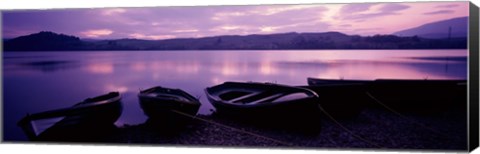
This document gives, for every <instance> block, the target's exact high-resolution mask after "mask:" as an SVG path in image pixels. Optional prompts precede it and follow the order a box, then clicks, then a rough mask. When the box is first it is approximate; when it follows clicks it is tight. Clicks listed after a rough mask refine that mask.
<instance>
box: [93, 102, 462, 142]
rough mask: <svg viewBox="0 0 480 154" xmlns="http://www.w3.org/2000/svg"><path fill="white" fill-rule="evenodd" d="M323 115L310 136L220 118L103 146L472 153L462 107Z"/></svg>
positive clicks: (132, 132) (115, 137)
mask: <svg viewBox="0 0 480 154" xmlns="http://www.w3.org/2000/svg"><path fill="white" fill-rule="evenodd" d="M322 116H323V117H322V119H321V121H319V122H320V123H321V128H320V129H319V130H318V131H317V132H313V133H312V132H308V133H306V132H304V131H302V130H297V129H285V128H286V127H282V126H281V125H279V126H277V125H275V126H271V125H269V124H265V125H259V123H258V122H257V123H254V122H248V121H247V122H245V121H239V120H234V119H232V118H229V117H225V116H221V115H216V114H212V115H199V116H197V118H196V119H194V120H192V121H191V122H190V123H189V124H188V125H186V126H183V127H170V126H169V125H164V126H153V125H151V124H149V122H146V123H144V124H140V125H133V126H130V125H125V126H123V127H121V128H118V129H116V130H115V131H113V133H112V134H111V135H110V136H109V137H107V138H105V139H102V143H113V144H120V145H122V144H127V145H132V144H133V145H153V146H213V147H218V146H220V147H225V146H229V147H232V146H233V147H256V148H257V147H260V148H261V147H277V148H293V149H295V148H301V149H325V148H330V149H332V148H334V149H340V148H341V149H379V148H380V149H386V150H440V151H443V150H453V151H462V150H465V149H466V148H467V134H466V130H467V123H466V114H465V113H464V112H463V111H462V109H461V108H450V109H448V110H445V111H443V112H439V113H429V114H416V113H398V112H392V111H391V110H387V109H385V108H381V107H369V108H365V109H363V110H362V111H361V112H360V113H359V114H358V115H355V116H351V117H347V118H345V117H342V118H337V117H329V115H325V114H323V115H322ZM260 123H263V122H260ZM285 126H288V124H287V125H285ZM304 127H308V125H306V126H304Z"/></svg>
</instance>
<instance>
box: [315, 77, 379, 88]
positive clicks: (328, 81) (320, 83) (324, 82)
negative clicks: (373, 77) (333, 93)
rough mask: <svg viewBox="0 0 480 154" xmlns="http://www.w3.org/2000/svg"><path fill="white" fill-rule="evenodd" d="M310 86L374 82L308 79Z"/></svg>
mask: <svg viewBox="0 0 480 154" xmlns="http://www.w3.org/2000/svg"><path fill="white" fill-rule="evenodd" d="M307 82H308V85H310V86H316V85H338V84H359V83H360V84H366V83H370V82H373V81H369V80H344V79H320V78H307Z"/></svg>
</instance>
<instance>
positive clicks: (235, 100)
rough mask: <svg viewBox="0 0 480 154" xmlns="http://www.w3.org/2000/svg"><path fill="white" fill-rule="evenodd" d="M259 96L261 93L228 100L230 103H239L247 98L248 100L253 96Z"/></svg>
mask: <svg viewBox="0 0 480 154" xmlns="http://www.w3.org/2000/svg"><path fill="white" fill-rule="evenodd" d="M259 94H261V92H252V93H250V94H247V95H243V96H240V97H237V98H234V99H232V100H230V102H239V101H241V100H245V99H247V98H250V97H253V96H257V95H259Z"/></svg>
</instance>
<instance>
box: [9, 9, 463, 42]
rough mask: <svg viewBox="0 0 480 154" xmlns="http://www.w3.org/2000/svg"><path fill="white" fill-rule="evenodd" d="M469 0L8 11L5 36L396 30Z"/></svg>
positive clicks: (454, 12) (443, 16) (445, 14)
mask: <svg viewBox="0 0 480 154" xmlns="http://www.w3.org/2000/svg"><path fill="white" fill-rule="evenodd" d="M468 13H469V9H468V2H416V3H351V4H310V5H249V6H190V7H144V8H104V9H55V10H10V11H3V12H2V16H3V22H2V23H3V25H2V26H3V29H2V34H3V38H14V37H18V36H22V35H28V34H32V33H37V32H40V31H52V32H55V33H63V34H66V35H74V36H78V37H80V38H87V39H120V38H136V39H147V40H162V39H172V38H198V37H206V36H219V35H249V34H273V33H287V32H299V33H301V32H329V31H338V32H342V33H345V34H349V35H363V36H366V35H375V34H391V33H394V32H397V31H401V30H405V29H409V28H414V27H418V26H421V25H423V24H426V23H430V22H435V21H441V20H447V19H451V18H456V17H465V16H468Z"/></svg>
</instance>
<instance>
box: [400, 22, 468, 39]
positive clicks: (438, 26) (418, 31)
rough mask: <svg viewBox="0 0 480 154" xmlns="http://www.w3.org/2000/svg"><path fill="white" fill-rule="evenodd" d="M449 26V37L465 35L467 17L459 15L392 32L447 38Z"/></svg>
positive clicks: (404, 34) (403, 34)
mask: <svg viewBox="0 0 480 154" xmlns="http://www.w3.org/2000/svg"><path fill="white" fill-rule="evenodd" d="M449 27H451V37H452V38H453V37H456V38H458V37H467V34H468V17H459V18H453V19H448V20H442V21H437V22H432V23H428V24H424V25H421V26H419V27H415V28H411V29H407V30H402V31H399V32H395V33H393V34H394V35H397V36H415V35H417V36H419V37H423V38H448V36H449V35H448V34H449Z"/></svg>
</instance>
